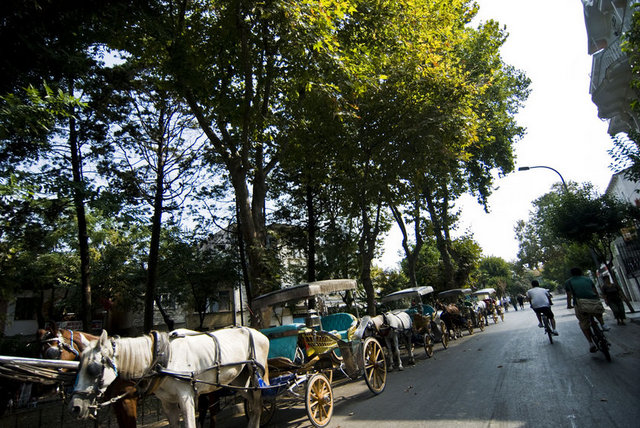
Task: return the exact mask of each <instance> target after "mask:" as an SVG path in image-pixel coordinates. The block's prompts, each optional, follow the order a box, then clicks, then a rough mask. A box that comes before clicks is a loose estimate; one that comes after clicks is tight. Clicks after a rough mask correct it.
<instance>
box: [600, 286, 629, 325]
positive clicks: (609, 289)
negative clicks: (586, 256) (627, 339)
mask: <svg viewBox="0 0 640 428" xmlns="http://www.w3.org/2000/svg"><path fill="white" fill-rule="evenodd" d="M602 281H603V284H602V287H601V289H602V297H603V298H604V302H605V303H606V304H607V306H609V308H611V312H613V316H614V318H615V319H616V321H617V322H618V325H625V323H624V320H625V318H626V315H625V314H624V304H623V302H622V295H621V294H622V291H621V290H620V287H618V286H617V285H616V284H614V283H613V282H612V281H611V277H610V276H609V275H606V276H603V277H602Z"/></svg>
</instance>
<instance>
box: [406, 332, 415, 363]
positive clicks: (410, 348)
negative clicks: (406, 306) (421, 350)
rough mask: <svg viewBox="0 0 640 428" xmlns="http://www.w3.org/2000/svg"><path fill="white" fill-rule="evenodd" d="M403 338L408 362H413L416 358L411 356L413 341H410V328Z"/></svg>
mask: <svg viewBox="0 0 640 428" xmlns="http://www.w3.org/2000/svg"><path fill="white" fill-rule="evenodd" d="M404 340H405V343H406V346H407V350H408V351H409V364H412V365H413V364H415V363H416V360H415V359H414V358H413V343H412V341H411V330H409V331H408V332H407V333H405V335H404Z"/></svg>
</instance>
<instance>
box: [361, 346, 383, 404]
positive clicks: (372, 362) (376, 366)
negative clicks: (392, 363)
mask: <svg viewBox="0 0 640 428" xmlns="http://www.w3.org/2000/svg"><path fill="white" fill-rule="evenodd" d="M362 348H363V349H362V352H363V358H364V381H365V382H366V383H367V386H368V387H369V390H371V392H373V393H374V394H376V395H377V394H380V393H381V392H382V391H383V390H384V387H385V385H386V384H387V360H386V359H385V358H384V352H383V350H382V346H380V343H379V342H378V341H377V340H376V339H374V338H373V337H368V338H366V339H365V341H364V345H363V346H362Z"/></svg>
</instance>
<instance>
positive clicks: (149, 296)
mask: <svg viewBox="0 0 640 428" xmlns="http://www.w3.org/2000/svg"><path fill="white" fill-rule="evenodd" d="M160 126H162V124H161V125H160ZM162 138H164V137H161V138H160V141H157V144H158V147H157V150H156V156H157V159H158V165H157V172H156V191H155V194H154V195H153V216H152V218H151V242H150V243H149V261H148V263H147V286H146V290H145V296H144V298H145V305H144V332H145V333H148V332H150V331H151V330H152V329H153V309H154V307H153V304H154V302H157V303H159V299H157V298H156V297H157V296H156V294H157V293H156V284H157V280H158V257H159V252H160V233H161V231H162V211H163V209H164V208H163V204H162V202H163V198H164V165H165V145H164V141H162ZM158 309H160V312H161V314H162V318H163V319H164V321H165V324H167V327H169V325H170V324H171V326H173V324H174V322H173V320H172V319H171V318H170V317H169V316H168V315H166V313H165V312H164V311H163V310H162V308H160V306H159V305H158ZM172 329H173V328H172V327H169V330H172Z"/></svg>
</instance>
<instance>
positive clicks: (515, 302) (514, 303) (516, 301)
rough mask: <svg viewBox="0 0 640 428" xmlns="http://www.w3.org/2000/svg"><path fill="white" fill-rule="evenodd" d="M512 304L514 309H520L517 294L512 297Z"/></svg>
mask: <svg viewBox="0 0 640 428" xmlns="http://www.w3.org/2000/svg"><path fill="white" fill-rule="evenodd" d="M511 304H512V305H513V309H515V310H516V312H517V311H518V299H517V297H516V296H513V297H511Z"/></svg>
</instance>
